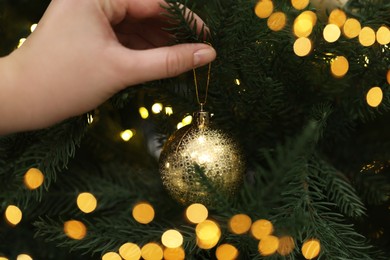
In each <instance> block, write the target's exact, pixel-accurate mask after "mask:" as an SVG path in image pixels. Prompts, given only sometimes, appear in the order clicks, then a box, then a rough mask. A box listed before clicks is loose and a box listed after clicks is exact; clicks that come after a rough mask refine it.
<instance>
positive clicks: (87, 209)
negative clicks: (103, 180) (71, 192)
mask: <svg viewBox="0 0 390 260" xmlns="http://www.w3.org/2000/svg"><path fill="white" fill-rule="evenodd" d="M77 206H78V207H79V209H80V210H81V211H82V212H84V213H91V212H93V211H94V210H95V209H96V207H97V200H96V198H95V196H93V194H91V193H88V192H83V193H80V194H79V195H78V196H77Z"/></svg>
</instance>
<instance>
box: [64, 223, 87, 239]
mask: <svg viewBox="0 0 390 260" xmlns="http://www.w3.org/2000/svg"><path fill="white" fill-rule="evenodd" d="M64 232H65V234H66V235H67V236H68V237H70V238H72V239H76V240H80V239H83V238H84V237H85V236H86V235H87V227H86V226H85V225H84V223H82V222H81V221H78V220H69V221H66V222H65V223H64Z"/></svg>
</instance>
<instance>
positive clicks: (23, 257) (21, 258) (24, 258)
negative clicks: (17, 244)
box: [16, 254, 33, 260]
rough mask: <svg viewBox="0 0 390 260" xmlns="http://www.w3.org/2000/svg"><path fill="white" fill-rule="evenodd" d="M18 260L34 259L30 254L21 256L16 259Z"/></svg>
mask: <svg viewBox="0 0 390 260" xmlns="http://www.w3.org/2000/svg"><path fill="white" fill-rule="evenodd" d="M16 260H33V258H32V257H31V256H30V255H28V254H20V255H18V256H17V257H16Z"/></svg>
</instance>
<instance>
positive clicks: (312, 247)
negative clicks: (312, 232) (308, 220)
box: [302, 239, 321, 259]
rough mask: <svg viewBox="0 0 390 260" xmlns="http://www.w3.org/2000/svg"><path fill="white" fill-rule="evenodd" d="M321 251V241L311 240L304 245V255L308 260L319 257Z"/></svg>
mask: <svg viewBox="0 0 390 260" xmlns="http://www.w3.org/2000/svg"><path fill="white" fill-rule="evenodd" d="M320 250H321V244H320V241H318V240H317V239H309V240H307V241H305V243H303V245H302V254H303V256H304V257H305V258H306V259H313V258H315V257H317V256H318V254H319V253H320Z"/></svg>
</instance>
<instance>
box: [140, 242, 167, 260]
mask: <svg viewBox="0 0 390 260" xmlns="http://www.w3.org/2000/svg"><path fill="white" fill-rule="evenodd" d="M141 256H142V257H143V259H145V260H160V259H162V258H163V257H164V251H163V249H162V248H161V246H159V245H158V244H156V243H148V244H146V245H144V246H143V247H142V249H141Z"/></svg>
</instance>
